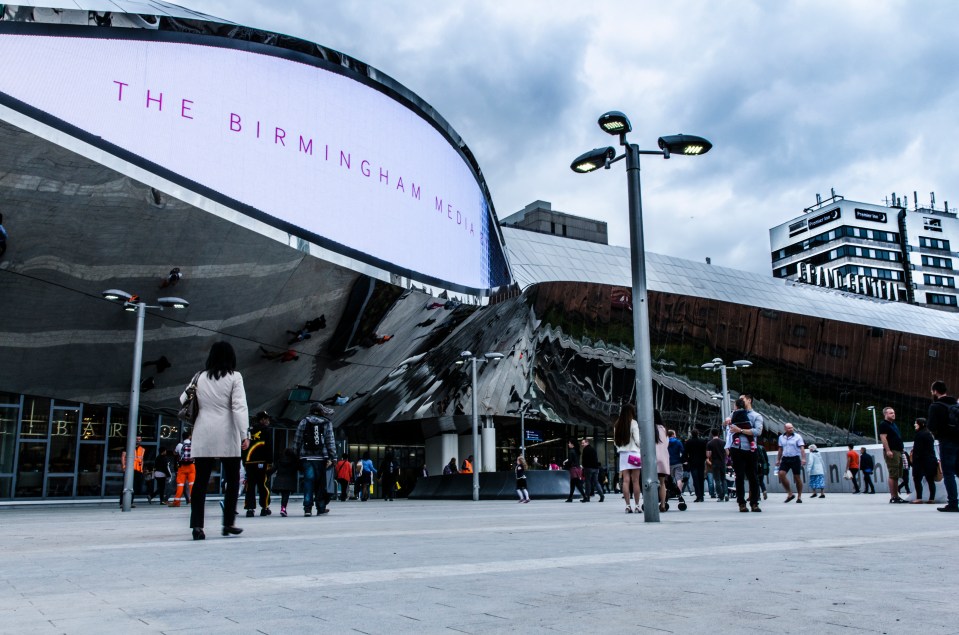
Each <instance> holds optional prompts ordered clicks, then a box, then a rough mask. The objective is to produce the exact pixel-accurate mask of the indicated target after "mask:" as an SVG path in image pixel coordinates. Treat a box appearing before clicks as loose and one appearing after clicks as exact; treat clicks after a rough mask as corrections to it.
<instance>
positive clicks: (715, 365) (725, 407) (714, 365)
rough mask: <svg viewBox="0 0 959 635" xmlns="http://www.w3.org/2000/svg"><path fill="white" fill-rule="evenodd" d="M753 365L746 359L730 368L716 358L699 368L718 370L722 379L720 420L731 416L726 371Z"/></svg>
mask: <svg viewBox="0 0 959 635" xmlns="http://www.w3.org/2000/svg"><path fill="white" fill-rule="evenodd" d="M752 365H753V363H752V362H751V361H749V360H746V359H737V360H736V361H734V362H733V365H732V366H727V365H726V362H724V361H723V360H722V359H721V358H719V357H716V358H714V359H713V361H711V362H706V363H705V364H703V365H702V366H700V368H705V369H706V370H718V371H719V373H720V374H721V375H722V378H723V394H722V395H721V401H720V404H721V407H720V410H722V414H723V416H722V419H723V421H725V420H726V419H727V418H728V417H729V416H730V415H731V414H732V409H731V408H730V407H729V387H728V386H727V384H726V371H727V370H736V369H737V368H749V367H750V366H752Z"/></svg>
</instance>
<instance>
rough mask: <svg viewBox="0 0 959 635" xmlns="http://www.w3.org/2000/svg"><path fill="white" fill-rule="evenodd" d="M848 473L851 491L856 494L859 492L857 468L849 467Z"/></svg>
mask: <svg viewBox="0 0 959 635" xmlns="http://www.w3.org/2000/svg"><path fill="white" fill-rule="evenodd" d="M849 472H850V473H851V474H852V486H853V491H854V492H858V491H859V468H858V467H851V468H849Z"/></svg>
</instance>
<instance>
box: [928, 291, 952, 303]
mask: <svg viewBox="0 0 959 635" xmlns="http://www.w3.org/2000/svg"><path fill="white" fill-rule="evenodd" d="M926 303H928V304H936V305H939V306H956V296H954V295H946V294H944V293H927V294H926Z"/></svg>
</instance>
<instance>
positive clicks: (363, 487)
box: [356, 451, 376, 503]
mask: <svg viewBox="0 0 959 635" xmlns="http://www.w3.org/2000/svg"><path fill="white" fill-rule="evenodd" d="M359 463H360V476H359V478H357V479H356V482H357V484H358V485H359V486H360V500H361V501H362V502H364V503H365V502H366V501H368V500H370V495H371V494H372V492H371V491H370V489H372V486H373V476H374V475H375V474H376V468H375V467H373V459H372V458H371V457H370V453H369V451H366V452H364V453H363V458H362V459H360V462H359Z"/></svg>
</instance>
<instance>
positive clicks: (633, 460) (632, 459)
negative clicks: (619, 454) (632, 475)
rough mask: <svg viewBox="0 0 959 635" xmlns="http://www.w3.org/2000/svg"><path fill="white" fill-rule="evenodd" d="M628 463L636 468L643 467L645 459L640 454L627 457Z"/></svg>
mask: <svg viewBox="0 0 959 635" xmlns="http://www.w3.org/2000/svg"><path fill="white" fill-rule="evenodd" d="M626 462H627V463H629V464H630V465H635V466H636V467H643V459H642V457H641V456H639V455H638V454H628V455H626Z"/></svg>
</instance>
